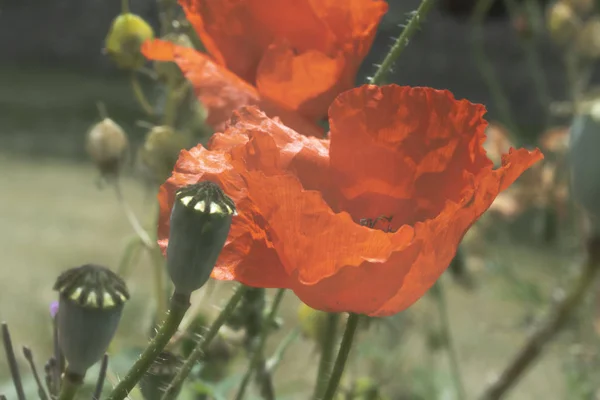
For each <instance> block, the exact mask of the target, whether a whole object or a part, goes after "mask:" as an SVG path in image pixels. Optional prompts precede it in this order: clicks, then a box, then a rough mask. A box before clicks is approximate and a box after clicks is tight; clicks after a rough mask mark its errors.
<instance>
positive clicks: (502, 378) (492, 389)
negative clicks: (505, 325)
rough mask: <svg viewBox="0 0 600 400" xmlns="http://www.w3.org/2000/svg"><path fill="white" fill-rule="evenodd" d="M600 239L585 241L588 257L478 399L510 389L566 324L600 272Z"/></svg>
mask: <svg viewBox="0 0 600 400" xmlns="http://www.w3.org/2000/svg"><path fill="white" fill-rule="evenodd" d="M599 249H600V238H597V239H595V240H592V241H591V242H590V243H588V259H587V260H586V262H585V264H584V265H583V268H582V269H581V272H580V274H579V276H578V277H577V279H576V280H575V282H574V283H573V284H572V286H571V287H570V289H569V290H568V291H567V294H566V295H565V296H564V297H563V298H562V299H561V300H560V301H559V302H558V303H557V304H556V305H555V307H554V309H553V310H552V311H551V312H550V314H549V315H548V317H547V318H546V320H545V321H543V322H542V323H541V324H540V326H539V327H538V328H537V329H536V330H535V331H534V332H533V334H531V335H530V336H529V339H528V340H527V342H525V344H524V345H523V347H521V349H519V351H518V352H517V354H516V355H515V356H514V358H513V359H512V360H511V361H510V362H509V364H508V365H507V366H506V368H504V370H503V371H502V373H500V375H499V376H498V378H497V379H496V380H495V381H493V382H492V383H491V384H490V385H489V386H488V387H487V388H486V389H485V390H484V392H483V394H482V395H481V396H480V397H479V399H480V400H498V399H500V398H502V397H503V396H504V395H505V394H506V392H508V390H509V389H511V388H512V387H513V386H514V385H515V384H516V383H517V382H518V381H519V379H520V378H521V377H522V376H523V374H524V373H525V372H526V371H527V369H528V368H529V367H530V366H531V365H532V364H533V362H534V361H536V360H537V358H538V357H539V356H540V355H541V354H542V353H543V351H544V349H545V347H546V345H548V343H550V342H551V341H552V339H554V337H555V336H556V335H557V334H558V333H559V332H560V331H561V330H562V329H563V328H564V327H565V326H566V325H567V322H568V321H569V318H570V316H571V315H572V314H573V312H574V311H575V310H576V309H577V307H578V306H579V305H580V304H581V302H582V300H583V299H584V297H585V294H586V293H587V291H588V289H589V288H590V287H592V284H593V283H594V282H595V280H596V277H597V275H598V272H599V271H600V251H599Z"/></svg>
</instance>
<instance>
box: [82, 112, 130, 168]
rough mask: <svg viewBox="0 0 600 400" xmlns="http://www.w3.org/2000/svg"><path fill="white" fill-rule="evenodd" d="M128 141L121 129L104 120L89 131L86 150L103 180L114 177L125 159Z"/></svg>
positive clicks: (112, 122) (108, 120) (113, 122)
mask: <svg viewBox="0 0 600 400" xmlns="http://www.w3.org/2000/svg"><path fill="white" fill-rule="evenodd" d="M128 148H129V141H128V140H127V135H126V134H125V131H124V130H123V128H121V127H120V126H119V125H118V124H117V123H116V122H115V121H113V120H112V119H110V118H104V119H103V120H102V121H100V122H98V123H97V124H95V125H94V126H92V128H91V129H90V131H89V133H88V136H87V143H86V150H87V152H88V154H89V156H90V157H91V159H92V160H93V161H94V163H96V166H97V167H98V169H99V170H100V173H101V174H102V176H104V177H105V178H111V177H116V176H117V175H118V174H119V171H120V170H121V167H122V166H123V164H124V162H125V160H126V158H127V150H128Z"/></svg>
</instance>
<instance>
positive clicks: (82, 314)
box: [54, 264, 129, 379]
mask: <svg viewBox="0 0 600 400" xmlns="http://www.w3.org/2000/svg"><path fill="white" fill-rule="evenodd" d="M54 290H56V291H58V292H59V294H60V297H59V307H58V314H57V315H56V318H57V324H58V343H59V346H60V349H61V350H62V352H63V354H64V356H65V358H66V360H67V373H68V374H70V375H74V376H78V377H80V379H83V377H84V376H85V372H86V371H87V369H88V368H90V367H91V366H92V365H94V364H95V363H96V362H97V361H99V360H100V359H101V358H102V356H103V355H104V353H105V352H106V349H107V348H108V345H109V344H110V342H111V340H112V338H113V336H114V334H115V332H116V330H117V326H118V325H119V321H120V319H121V313H122V311H123V305H124V303H125V302H126V301H127V300H128V299H129V292H128V290H127V286H126V285H125V282H124V281H123V280H122V279H121V278H120V277H119V276H118V275H117V274H115V273H114V272H112V271H111V270H109V269H108V268H105V267H102V266H99V265H93V264H86V265H83V266H81V267H77V268H71V269H69V270H67V271H65V272H63V273H62V274H61V275H60V276H59V277H58V279H57V280H56V283H55V284H54Z"/></svg>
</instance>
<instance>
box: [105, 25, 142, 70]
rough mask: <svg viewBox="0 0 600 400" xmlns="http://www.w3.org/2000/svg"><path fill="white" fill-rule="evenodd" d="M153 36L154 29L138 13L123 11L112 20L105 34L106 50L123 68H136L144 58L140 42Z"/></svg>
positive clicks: (140, 65)
mask: <svg viewBox="0 0 600 400" xmlns="http://www.w3.org/2000/svg"><path fill="white" fill-rule="evenodd" d="M153 37H154V30H153V29H152V27H151V26H150V25H149V24H148V23H147V22H146V21H144V19H143V18H142V17H140V16H139V15H135V14H131V13H124V14H121V15H119V16H118V17H117V18H115V20H114V21H113V23H112V25H111V27H110V31H109V32H108V35H107V36H106V41H105V46H106V49H105V50H106V52H107V53H108V55H109V56H110V57H111V58H112V59H113V60H114V62H115V63H116V64H117V66H119V68H123V69H132V70H135V69H138V68H140V67H142V66H143V65H144V63H145V62H146V58H145V57H144V56H143V55H142V53H141V52H140V47H141V46H142V43H144V42H145V41H146V40H149V39H152V38H153Z"/></svg>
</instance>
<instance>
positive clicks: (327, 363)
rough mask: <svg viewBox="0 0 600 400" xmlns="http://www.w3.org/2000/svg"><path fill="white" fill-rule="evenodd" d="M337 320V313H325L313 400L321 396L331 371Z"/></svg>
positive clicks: (338, 319)
mask: <svg viewBox="0 0 600 400" xmlns="http://www.w3.org/2000/svg"><path fill="white" fill-rule="evenodd" d="M339 321H340V314H339V313H328V314H327V323H326V325H325V332H323V337H322V338H321V343H320V347H321V359H320V361H319V370H318V372H317V384H316V385H315V392H314V394H313V399H314V400H318V399H320V398H321V396H323V392H325V388H326V385H327V378H328V377H329V373H330V372H331V363H332V362H331V361H332V360H333V351H334V349H335V343H336V338H337V327H338V324H339Z"/></svg>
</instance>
